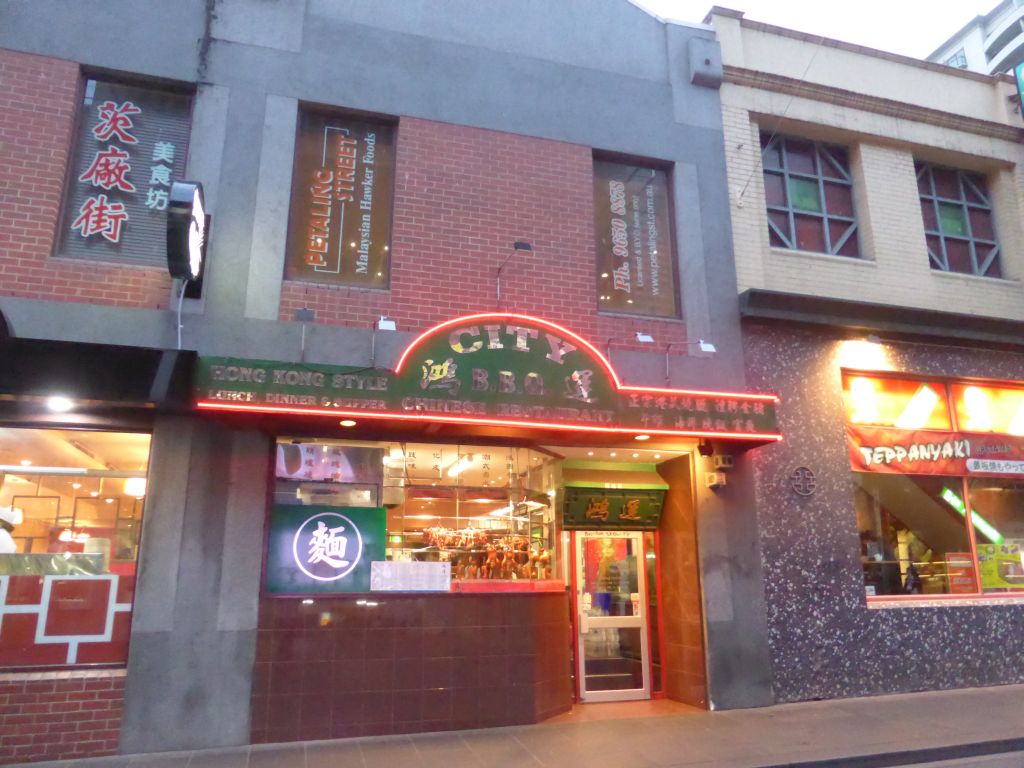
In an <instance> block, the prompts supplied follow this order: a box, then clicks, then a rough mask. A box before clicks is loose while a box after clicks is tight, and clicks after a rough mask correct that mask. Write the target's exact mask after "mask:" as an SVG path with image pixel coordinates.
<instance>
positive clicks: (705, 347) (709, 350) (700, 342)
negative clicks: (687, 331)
mask: <svg viewBox="0 0 1024 768" xmlns="http://www.w3.org/2000/svg"><path fill="white" fill-rule="evenodd" d="M691 345H692V346H696V347H697V349H699V350H700V351H701V352H703V353H704V354H706V355H713V354H715V352H717V351H718V350H717V349H716V348H715V345H714V344H712V343H711V342H710V341H705V340H704V339H697V340H696V341H670V342H669V343H668V344H666V345H665V386H671V385H672V372H671V369H670V367H669V353H670V352H671V351H672V347H681V346H691Z"/></svg>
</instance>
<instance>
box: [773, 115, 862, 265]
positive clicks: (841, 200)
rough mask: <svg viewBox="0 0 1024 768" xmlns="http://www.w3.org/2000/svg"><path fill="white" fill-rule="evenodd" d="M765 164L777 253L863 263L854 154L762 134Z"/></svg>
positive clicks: (812, 142)
mask: <svg viewBox="0 0 1024 768" xmlns="http://www.w3.org/2000/svg"><path fill="white" fill-rule="evenodd" d="M761 158H762V164H763V170H764V191H765V199H766V202H767V206H768V237H769V240H770V242H771V245H772V247H774V248H788V249H791V250H798V251H810V252H812V253H826V254H829V255H832V256H851V257H854V258H856V257H859V256H860V246H859V245H858V241H857V217H856V214H855V211H854V204H853V176H852V173H851V171H850V156H849V152H848V151H847V150H846V149H845V148H843V147H838V146H834V145H831V144H823V143H821V142H816V141H808V140H805V139H797V138H792V137H786V136H778V135H775V134H767V133H762V134H761Z"/></svg>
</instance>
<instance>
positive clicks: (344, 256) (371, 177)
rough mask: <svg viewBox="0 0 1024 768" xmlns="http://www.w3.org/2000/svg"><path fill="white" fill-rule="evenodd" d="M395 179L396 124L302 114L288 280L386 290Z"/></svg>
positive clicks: (312, 111) (311, 111)
mask: <svg viewBox="0 0 1024 768" xmlns="http://www.w3.org/2000/svg"><path fill="white" fill-rule="evenodd" d="M394 176H395V127H394V125H393V124H391V123H388V122H384V121H380V120H371V119H367V118H357V117H354V116H352V115H346V114H341V113H332V112H323V111H319V110H315V109H302V110H301V111H300V112H299V124H298V133H297V136H296V139H295V166H294V171H293V173H292V199H291V210H290V213H289V224H288V249H287V259H286V262H285V278H286V279H288V280H299V281H303V282H308V283H323V284H328V285H346V286H357V287H362V288H387V287H388V285H389V280H390V264H391V212H392V205H393V194H394Z"/></svg>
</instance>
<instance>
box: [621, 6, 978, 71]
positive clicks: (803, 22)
mask: <svg viewBox="0 0 1024 768" xmlns="http://www.w3.org/2000/svg"><path fill="white" fill-rule="evenodd" d="M635 2H636V3H637V5H642V6H644V7H646V8H648V9H650V10H651V11H652V12H654V13H656V14H657V15H658V16H661V17H662V18H669V19H678V20H680V21H691V22H700V21H702V20H703V19H704V17H705V16H706V15H707V12H708V11H709V10H710V9H711V7H712V6H713V5H719V6H722V7H724V8H731V9H733V10H736V11H743V12H744V15H745V18H748V19H753V20H755V21H763V22H766V23H768V24H774V25H775V26H778V27H787V28H789V29H794V30H797V31H800V32H809V33H811V34H814V35H823V36H825V37H831V38H833V39H835V40H842V41H844V42H847V43H856V44H857V45H865V46H868V47H869V48H877V49H879V50H882V51H889V52H890V53H900V54H903V55H904V56H913V57H914V58H917V59H923V58H925V57H926V56H928V54H930V53H931V52H932V51H934V50H935V49H936V48H938V47H939V46H940V45H942V44H943V43H944V42H946V40H948V39H949V38H950V37H952V36H953V35H954V34H955V33H956V32H957V31H959V30H960V28H961V27H963V26H964V25H965V24H966V23H967V22H969V21H971V20H972V19H974V17H975V16H979V15H981V14H984V13H987V12H988V11H991V10H992V9H993V8H995V7H996V5H998V0H856V2H829V1H828V0H635Z"/></svg>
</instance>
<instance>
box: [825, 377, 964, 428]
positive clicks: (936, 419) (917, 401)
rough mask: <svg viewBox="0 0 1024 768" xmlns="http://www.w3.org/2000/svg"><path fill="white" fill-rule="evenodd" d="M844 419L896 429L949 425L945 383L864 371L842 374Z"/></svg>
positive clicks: (950, 424) (850, 421)
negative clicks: (891, 376) (876, 374)
mask: <svg viewBox="0 0 1024 768" xmlns="http://www.w3.org/2000/svg"><path fill="white" fill-rule="evenodd" d="M843 400H844V404H845V406H846V420H847V422H849V423H850V424H865V425H874V426H880V427H895V428H897V429H950V428H951V427H952V421H951V419H950V414H949V404H948V402H947V397H946V385H945V384H943V383H942V382H935V381H918V380H914V379H895V378H886V377H876V376H871V375H867V374H864V375H862V374H856V373H847V374H845V375H844V376H843Z"/></svg>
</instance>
